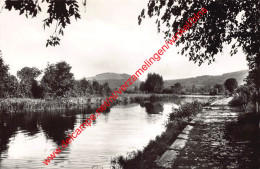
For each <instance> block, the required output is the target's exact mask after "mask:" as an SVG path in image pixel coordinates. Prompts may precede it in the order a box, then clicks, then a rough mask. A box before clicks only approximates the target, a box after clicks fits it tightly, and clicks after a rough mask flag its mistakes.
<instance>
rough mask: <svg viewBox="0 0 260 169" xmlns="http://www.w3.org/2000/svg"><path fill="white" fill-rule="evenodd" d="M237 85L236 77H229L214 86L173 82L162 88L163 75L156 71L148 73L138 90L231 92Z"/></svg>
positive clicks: (159, 91)
mask: <svg viewBox="0 0 260 169" xmlns="http://www.w3.org/2000/svg"><path fill="white" fill-rule="evenodd" d="M237 87H238V83H237V81H236V79H234V78H230V79H227V80H226V81H225V83H224V84H215V85H214V86H210V85H205V86H196V85H195V84H193V85H192V87H186V86H182V85H181V83H175V84H173V85H172V86H171V87H170V88H164V81H163V77H162V76H161V75H159V74H156V73H148V76H147V78H146V80H145V81H144V82H141V84H140V87H139V90H140V91H141V92H146V93H166V94H177V95H179V94H210V95H217V94H232V93H234V90H235V89H236V88H237Z"/></svg>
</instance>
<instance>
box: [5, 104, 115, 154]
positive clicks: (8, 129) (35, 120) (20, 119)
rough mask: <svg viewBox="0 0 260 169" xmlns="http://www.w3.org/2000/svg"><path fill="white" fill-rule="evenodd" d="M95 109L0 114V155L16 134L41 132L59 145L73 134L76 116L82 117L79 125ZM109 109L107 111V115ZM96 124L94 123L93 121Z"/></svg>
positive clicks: (27, 134)
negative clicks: (69, 134)
mask: <svg viewBox="0 0 260 169" xmlns="http://www.w3.org/2000/svg"><path fill="white" fill-rule="evenodd" d="M96 108H97V107H95V106H87V107H85V108H84V109H72V110H55V111H47V112H23V113H1V114H0V155H1V154H2V152H4V151H6V150H7V149H8V143H9V142H10V140H11V138H12V137H14V136H15V134H17V133H18V132H22V133H24V134H25V135H26V136H35V135H36V134H38V133H40V132H43V133H44V135H45V136H46V137H47V139H50V140H52V141H53V142H54V143H56V144H57V146H58V145H60V144H61V143H62V140H63V139H65V138H67V137H68V135H67V134H68V133H70V132H73V131H74V129H75V124H76V115H80V116H82V118H80V123H82V122H83V121H84V120H86V119H87V118H89V116H90V114H91V113H94V112H95V110H96ZM109 111H110V109H107V111H106V112H104V113H108V112H109ZM93 124H94V125H95V124H96V121H93Z"/></svg>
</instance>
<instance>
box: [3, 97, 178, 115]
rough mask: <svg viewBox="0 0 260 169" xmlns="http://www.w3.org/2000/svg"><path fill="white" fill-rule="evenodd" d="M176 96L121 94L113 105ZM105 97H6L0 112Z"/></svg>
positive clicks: (78, 104) (92, 102) (90, 102)
mask: <svg viewBox="0 0 260 169" xmlns="http://www.w3.org/2000/svg"><path fill="white" fill-rule="evenodd" d="M176 98H178V96H177V95H173V94H122V95H121V96H120V97H119V98H117V99H116V100H115V101H114V103H113V105H116V104H129V103H140V102H142V101H156V100H170V99H176ZM105 99H106V97H100V96H94V95H93V96H89V97H78V98H59V99H30V98H8V99H0V113H12V112H22V111H46V110H59V109H60V110H61V109H72V108H86V107H88V106H96V107H98V106H100V105H101V104H103V101H104V100H105Z"/></svg>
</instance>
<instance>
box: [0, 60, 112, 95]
mask: <svg viewBox="0 0 260 169" xmlns="http://www.w3.org/2000/svg"><path fill="white" fill-rule="evenodd" d="M8 70H9V67H8V65H5V64H4V61H3V59H2V57H0V98H8V97H16V98H49V97H51V98H52V97H65V96H71V97H78V96H87V95H90V94H95V95H108V94H110V92H111V89H110V88H109V86H108V83H105V84H103V85H101V84H99V83H98V82H97V81H88V80H86V79H85V78H83V79H81V80H75V79H74V75H73V73H71V66H70V65H69V64H68V63H66V62H65V61H61V62H58V63H56V64H48V65H47V67H46V68H45V70H44V71H41V70H39V69H38V68H35V67H32V68H31V67H24V68H22V69H21V70H19V71H17V77H18V78H16V76H14V75H11V74H10V73H9V72H8ZM42 73H43V76H42V78H41V79H40V80H39V81H37V78H39V76H40V75H41V74H42Z"/></svg>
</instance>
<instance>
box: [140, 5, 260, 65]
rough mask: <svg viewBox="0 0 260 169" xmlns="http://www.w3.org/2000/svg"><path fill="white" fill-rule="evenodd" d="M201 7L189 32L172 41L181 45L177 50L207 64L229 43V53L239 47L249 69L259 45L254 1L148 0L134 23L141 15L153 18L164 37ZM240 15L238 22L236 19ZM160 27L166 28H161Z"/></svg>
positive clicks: (258, 6) (200, 62)
mask: <svg viewBox="0 0 260 169" xmlns="http://www.w3.org/2000/svg"><path fill="white" fill-rule="evenodd" d="M202 7H204V8H205V9H207V11H208V12H207V14H206V15H204V16H203V17H202V18H201V19H200V20H199V21H198V23H196V24H195V25H193V26H192V27H193V28H192V32H191V33H189V34H188V33H186V34H185V35H184V36H182V38H181V39H179V40H178V41H177V42H176V44H177V45H180V44H182V45H183V48H182V50H181V53H182V54H185V55H186V56H189V58H190V60H192V61H194V62H195V63H198V64H199V65H201V64H202V63H204V62H208V63H209V64H210V63H212V62H213V61H215V57H214V56H215V55H216V54H217V53H219V52H222V51H223V45H224V44H232V49H231V55H233V54H235V53H236V52H237V50H238V47H242V49H243V51H244V52H245V53H246V54H247V60H248V62H249V66H250V68H251V69H253V68H254V67H255V65H254V63H255V62H257V63H259V60H260V59H259V56H258V57H256V56H257V54H258V52H259V46H260V45H259V39H260V38H259V36H260V33H259V31H260V29H259V11H260V2H259V1H258V0H250V1H240V0H229V1H226V0H218V1H215V0H206V1H198V0H196V1H191V0H167V1H159V0H150V1H149V3H148V6H147V9H143V10H142V12H141V14H140V15H139V17H138V22H139V24H141V22H142V20H143V19H144V18H145V17H150V18H152V17H153V18H155V19H156V24H157V28H158V32H160V31H163V33H164V34H165V38H166V39H168V38H169V37H171V34H173V33H175V32H177V31H178V28H179V27H180V26H183V25H185V24H186V21H187V20H188V18H189V17H191V16H192V15H193V13H195V12H198V11H199V10H200V9H201V8H202ZM240 15H241V16H242V17H241V21H239V20H238V17H239V16H240ZM164 27H166V29H165V30H162V29H163V28H164Z"/></svg>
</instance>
